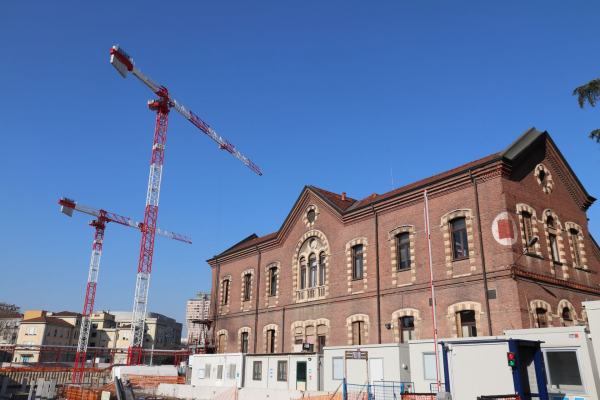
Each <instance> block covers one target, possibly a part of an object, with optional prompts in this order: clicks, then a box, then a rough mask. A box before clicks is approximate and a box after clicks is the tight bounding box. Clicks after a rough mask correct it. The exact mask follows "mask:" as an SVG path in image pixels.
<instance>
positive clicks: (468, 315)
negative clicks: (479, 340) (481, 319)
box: [456, 311, 477, 337]
mask: <svg viewBox="0 0 600 400" xmlns="http://www.w3.org/2000/svg"><path fill="white" fill-rule="evenodd" d="M456 328H457V332H458V337H476V336H477V325H476V322H475V311H459V312H457V313H456Z"/></svg>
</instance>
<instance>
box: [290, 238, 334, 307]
mask: <svg viewBox="0 0 600 400" xmlns="http://www.w3.org/2000/svg"><path fill="white" fill-rule="evenodd" d="M311 237H316V238H318V239H319V240H320V241H321V243H323V248H320V249H318V250H315V254H316V255H317V259H318V257H319V254H321V252H325V262H326V266H325V285H324V286H325V295H324V296H321V297H319V296H316V297H315V298H314V299H311V300H308V299H304V300H298V291H299V290H301V289H300V288H299V277H300V265H299V262H300V257H301V254H300V250H301V249H302V246H303V245H304V243H306V241H307V240H308V239H310V238H311ZM306 259H307V260H308V255H307V256H306ZM330 266H331V248H330V246H329V241H328V240H327V237H326V236H325V234H324V233H323V232H321V231H319V230H317V229H312V230H310V231H308V232H306V233H304V235H302V236H301V237H300V239H299V240H298V242H296V247H295V248H294V254H293V256H292V292H293V293H292V298H293V299H294V302H295V303H303V302H306V301H314V300H319V299H324V298H327V297H328V296H329V277H330V270H331V268H330ZM278 290H279V289H278Z"/></svg>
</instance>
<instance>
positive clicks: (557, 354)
mask: <svg viewBox="0 0 600 400" xmlns="http://www.w3.org/2000/svg"><path fill="white" fill-rule="evenodd" d="M542 352H543V353H544V359H545V364H546V376H547V378H548V389H549V390H550V391H551V392H554V391H559V390H560V391H561V392H575V393H584V392H585V386H584V380H583V376H582V375H581V363H580V360H579V351H578V350H577V349H573V350H571V349H542Z"/></svg>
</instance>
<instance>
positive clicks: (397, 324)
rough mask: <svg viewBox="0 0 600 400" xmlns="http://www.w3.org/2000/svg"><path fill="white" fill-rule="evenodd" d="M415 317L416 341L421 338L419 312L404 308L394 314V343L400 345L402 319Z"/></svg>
mask: <svg viewBox="0 0 600 400" xmlns="http://www.w3.org/2000/svg"><path fill="white" fill-rule="evenodd" d="M402 317H413V318H414V324H415V340H419V339H420V338H421V318H420V317H419V310H416V309H414V308H402V309H400V310H396V311H394V312H393V313H392V328H393V329H394V342H396V343H400V318H402Z"/></svg>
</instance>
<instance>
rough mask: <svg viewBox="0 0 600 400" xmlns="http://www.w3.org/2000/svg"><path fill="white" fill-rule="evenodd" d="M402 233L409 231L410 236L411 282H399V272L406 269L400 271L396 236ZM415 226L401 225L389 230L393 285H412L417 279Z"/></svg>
mask: <svg viewBox="0 0 600 400" xmlns="http://www.w3.org/2000/svg"><path fill="white" fill-rule="evenodd" d="M401 233H408V234H409V237H410V271H411V272H410V274H411V278H410V281H411V282H410V283H408V284H402V285H399V284H398V278H397V277H398V273H400V272H406V271H398V260H397V258H398V245H397V239H396V237H397V236H398V235H400V234H401ZM415 236H416V232H415V226H414V225H400V226H397V227H395V228H394V229H392V230H391V231H389V232H388V242H390V260H391V268H392V285H397V286H407V285H412V282H416V281H417V269H416V265H415V240H416V238H415Z"/></svg>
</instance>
